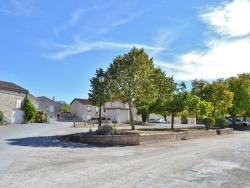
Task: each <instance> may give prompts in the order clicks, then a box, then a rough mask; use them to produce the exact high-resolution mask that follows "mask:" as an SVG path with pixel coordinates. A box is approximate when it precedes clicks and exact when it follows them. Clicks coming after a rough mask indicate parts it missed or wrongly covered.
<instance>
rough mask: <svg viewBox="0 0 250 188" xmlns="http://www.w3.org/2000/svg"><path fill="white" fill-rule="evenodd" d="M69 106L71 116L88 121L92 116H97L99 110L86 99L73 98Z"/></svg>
mask: <svg viewBox="0 0 250 188" xmlns="http://www.w3.org/2000/svg"><path fill="white" fill-rule="evenodd" d="M70 108H71V114H72V116H73V118H79V119H80V120H82V121H88V120H90V119H91V118H93V117H97V116H98V112H99V107H97V106H93V105H92V104H91V101H90V100H88V99H79V98H75V99H74V100H73V101H72V102H71V103H70ZM102 113H103V112H102ZM102 115H104V114H102Z"/></svg>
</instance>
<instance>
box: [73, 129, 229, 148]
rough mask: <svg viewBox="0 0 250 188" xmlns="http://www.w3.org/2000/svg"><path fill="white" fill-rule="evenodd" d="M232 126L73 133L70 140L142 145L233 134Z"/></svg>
mask: <svg viewBox="0 0 250 188" xmlns="http://www.w3.org/2000/svg"><path fill="white" fill-rule="evenodd" d="M232 133H233V129H232V128H226V129H218V130H208V131H190V132H176V133H175V132H171V133H157V134H138V135H84V136H83V135H73V136H72V137H71V138H70V139H69V140H70V141H74V142H82V143H93V144H104V145H116V144H117V145H140V144H145V143H152V142H160V141H170V140H187V139H197V138H204V137H209V136H215V135H225V134H232Z"/></svg>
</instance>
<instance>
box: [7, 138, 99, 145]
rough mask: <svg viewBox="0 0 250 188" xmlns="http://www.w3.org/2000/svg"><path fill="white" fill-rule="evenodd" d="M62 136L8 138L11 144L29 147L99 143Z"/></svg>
mask: <svg viewBox="0 0 250 188" xmlns="http://www.w3.org/2000/svg"><path fill="white" fill-rule="evenodd" d="M60 137H61V136H37V137H26V138H16V139H7V141H8V142H9V143H8V144H10V145H16V146H29V147H61V148H92V147H97V145H90V144H84V143H76V142H70V141H62V140H60Z"/></svg>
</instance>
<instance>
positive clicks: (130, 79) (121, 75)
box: [107, 47, 158, 130]
mask: <svg viewBox="0 0 250 188" xmlns="http://www.w3.org/2000/svg"><path fill="white" fill-rule="evenodd" d="M107 75H108V77H109V82H107V83H108V84H107V85H108V87H107V88H108V89H109V97H110V100H111V101H115V100H120V101H121V102H122V103H128V105H129V111H130V121H131V128H132V130H135V126H134V118H133V113H132V107H133V106H132V105H133V104H135V105H136V106H140V108H144V109H148V108H149V106H150V105H151V104H152V103H154V101H155V100H156V98H157V95H158V92H157V88H156V87H155V83H156V77H155V68H154V65H153V59H152V58H149V56H148V54H147V53H146V52H145V51H144V49H137V48H135V47H134V48H132V49H131V51H130V52H128V53H126V54H124V55H119V56H117V57H116V58H115V59H114V60H113V63H111V64H110V66H109V68H108V70H107Z"/></svg>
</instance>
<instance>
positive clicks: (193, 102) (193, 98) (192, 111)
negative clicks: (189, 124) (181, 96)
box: [186, 92, 211, 122]
mask: <svg viewBox="0 0 250 188" xmlns="http://www.w3.org/2000/svg"><path fill="white" fill-rule="evenodd" d="M186 108H187V110H188V112H189V115H194V116H195V117H196V121H197V122H198V121H201V120H202V119H203V117H204V116H208V115H209V113H211V103H210V102H207V101H205V100H202V99H201V98H200V97H198V96H197V95H194V94H193V93H192V92H189V93H188V95H187V104H186Z"/></svg>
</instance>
